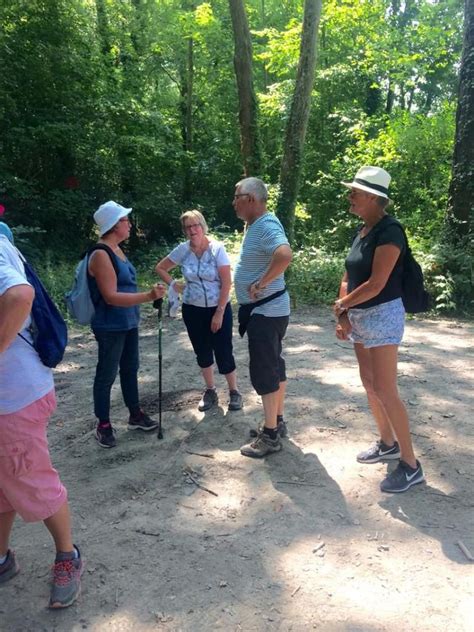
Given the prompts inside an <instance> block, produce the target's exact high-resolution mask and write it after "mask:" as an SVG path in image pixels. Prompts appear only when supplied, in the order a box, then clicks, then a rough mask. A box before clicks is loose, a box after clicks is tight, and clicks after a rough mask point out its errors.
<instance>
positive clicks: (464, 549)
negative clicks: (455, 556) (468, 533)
mask: <svg viewBox="0 0 474 632" xmlns="http://www.w3.org/2000/svg"><path fill="white" fill-rule="evenodd" d="M456 544H457V545H458V547H459V548H460V549H461V551H462V552H463V553H464V555H465V556H466V558H467V559H468V560H469V561H470V562H474V557H473V555H472V553H471V551H470V550H469V549H468V548H467V546H466V545H465V544H464V542H462V541H461V540H458V541H457V542H456Z"/></svg>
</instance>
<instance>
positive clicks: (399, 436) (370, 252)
mask: <svg viewBox="0 0 474 632" xmlns="http://www.w3.org/2000/svg"><path fill="white" fill-rule="evenodd" d="M390 180H391V178H390V175H389V174H388V173H387V172H386V171H385V170H384V169H380V168H379V167H371V166H368V167H362V168H361V169H359V171H358V172H357V174H356V177H355V178H354V180H353V182H342V184H343V185H344V186H346V187H348V188H349V189H350V193H349V202H350V212H351V213H353V214H354V215H357V216H358V217H360V218H361V219H362V221H363V225H362V226H361V227H360V228H359V230H358V231H357V234H356V236H355V238H354V240H353V242H352V247H351V250H350V252H349V254H348V256H347V258H346V272H345V273H344V276H343V278H342V281H341V286H340V290H339V298H338V299H337V300H336V302H335V304H334V312H335V314H336V316H337V317H338V324H337V326H336V336H337V337H338V338H339V339H340V340H350V341H351V342H353V343H354V350H355V354H356V357H357V361H358V363H359V372H360V376H361V380H362V384H363V386H364V388H365V390H366V392H367V399H368V401H369V406H370V409H371V411H372V414H373V416H374V418H375V421H376V424H377V427H378V432H379V435H380V439H379V440H378V441H377V442H376V443H375V444H374V445H373V446H371V447H370V448H369V449H368V450H365V451H363V452H361V453H360V454H358V455H357V460H358V461H359V463H378V462H379V461H389V460H399V463H398V466H397V468H396V469H395V470H394V471H393V472H391V473H390V474H388V475H387V477H386V478H385V479H384V480H383V481H382V482H381V484H380V488H381V490H382V491H383V492H392V493H394V492H404V491H406V490H407V489H409V488H410V487H411V486H412V485H416V484H417V483H421V482H423V481H424V480H425V479H424V474H423V469H422V467H421V464H420V462H419V461H418V460H417V459H416V457H415V454H414V452H413V445H412V441H411V436H410V427H409V422H408V415H407V410H406V408H405V405H404V403H403V402H402V400H401V399H400V395H399V393H398V387H397V360H398V346H399V344H400V342H401V340H402V337H403V331H404V325H405V309H404V307H403V301H402V298H401V297H402V272H403V258H404V254H405V251H406V247H407V246H406V242H405V237H404V234H403V229H402V227H401V225H400V224H399V223H398V222H397V221H396V220H395V219H394V218H392V217H390V215H388V214H387V212H386V208H387V206H388V204H389V202H390V200H389V198H388V185H389V183H390Z"/></svg>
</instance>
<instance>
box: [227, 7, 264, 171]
mask: <svg viewBox="0 0 474 632" xmlns="http://www.w3.org/2000/svg"><path fill="white" fill-rule="evenodd" d="M229 7H230V14H231V18H232V28H233V31H234V45H235V48H234V68H235V76H236V79H237V89H238V94H239V123H240V146H241V153H242V162H243V166H244V175H245V177H248V176H256V175H259V174H261V150H260V140H259V133H258V106H257V98H256V96H255V90H254V86H253V71H252V42H251V38H250V29H249V25H248V20H247V15H246V13H245V7H244V3H243V1H242V0H229Z"/></svg>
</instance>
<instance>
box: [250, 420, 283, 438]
mask: <svg viewBox="0 0 474 632" xmlns="http://www.w3.org/2000/svg"><path fill="white" fill-rule="evenodd" d="M261 432H263V426H259V427H258V428H257V429H255V428H250V430H249V435H250V436H251V437H258V435H259V434H260V433H261ZM277 432H278V436H279V437H280V438H281V439H284V438H285V437H287V436H288V428H287V425H286V421H279V422H278V424H277Z"/></svg>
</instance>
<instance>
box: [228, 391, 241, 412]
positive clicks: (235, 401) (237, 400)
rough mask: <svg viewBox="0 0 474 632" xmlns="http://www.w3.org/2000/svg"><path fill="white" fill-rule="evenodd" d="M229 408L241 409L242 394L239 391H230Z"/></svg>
mask: <svg viewBox="0 0 474 632" xmlns="http://www.w3.org/2000/svg"><path fill="white" fill-rule="evenodd" d="M229 395H230V399H229V410H241V409H242V406H243V402H242V395H241V394H240V393H239V391H230V393H229Z"/></svg>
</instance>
